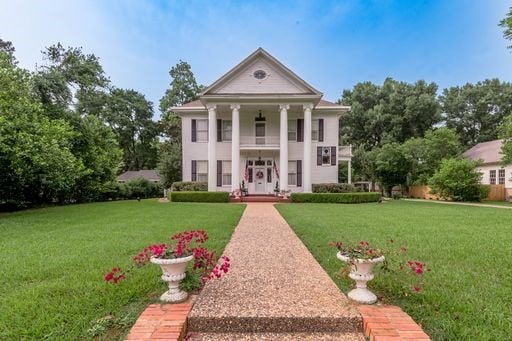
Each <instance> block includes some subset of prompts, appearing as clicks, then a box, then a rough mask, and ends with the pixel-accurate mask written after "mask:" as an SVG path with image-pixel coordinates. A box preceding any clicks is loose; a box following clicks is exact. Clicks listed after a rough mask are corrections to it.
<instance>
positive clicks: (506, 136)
mask: <svg viewBox="0 0 512 341" xmlns="http://www.w3.org/2000/svg"><path fill="white" fill-rule="evenodd" d="M500 137H501V138H502V139H503V145H502V146H501V153H502V154H503V157H502V159H501V161H502V163H503V164H504V165H507V164H511V163H512V115H510V116H508V117H507V118H506V119H505V123H504V124H503V125H502V126H501V127H500Z"/></svg>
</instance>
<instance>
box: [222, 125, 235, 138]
mask: <svg viewBox="0 0 512 341" xmlns="http://www.w3.org/2000/svg"><path fill="white" fill-rule="evenodd" d="M232 132H233V125H232V124H231V120H222V141H231V134H232Z"/></svg>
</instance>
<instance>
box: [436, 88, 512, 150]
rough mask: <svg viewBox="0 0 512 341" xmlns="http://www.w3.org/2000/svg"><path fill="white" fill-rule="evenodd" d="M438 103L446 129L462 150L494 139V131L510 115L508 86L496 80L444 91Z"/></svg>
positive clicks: (511, 103) (511, 92) (511, 105)
mask: <svg viewBox="0 0 512 341" xmlns="http://www.w3.org/2000/svg"><path fill="white" fill-rule="evenodd" d="M439 99H440V103H441V106H442V109H443V112H444V116H445V120H446V125H447V127H449V128H452V129H455V130H456V132H457V133H458V135H459V136H460V140H461V143H462V145H463V146H465V147H471V146H473V145H475V144H477V143H479V142H485V141H490V140H495V139H497V138H498V127H499V126H500V125H501V124H502V123H503V121H504V118H505V117H506V116H508V115H510V114H512V84H511V83H507V82H500V81H499V80H498V79H486V80H485V81H483V82H478V83H476V84H469V83H468V84H466V85H464V86H462V87H458V86H455V87H451V88H448V89H444V91H443V95H442V96H440V98H439Z"/></svg>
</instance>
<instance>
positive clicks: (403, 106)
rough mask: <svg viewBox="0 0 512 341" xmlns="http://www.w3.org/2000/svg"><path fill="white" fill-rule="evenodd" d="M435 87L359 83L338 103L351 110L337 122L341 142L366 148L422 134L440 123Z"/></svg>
mask: <svg viewBox="0 0 512 341" xmlns="http://www.w3.org/2000/svg"><path fill="white" fill-rule="evenodd" d="M436 91H437V85H436V84H435V83H430V84H427V83H426V82H425V81H423V80H420V81H417V82H416V83H414V84H408V83H405V82H398V81H395V80H393V79H392V78H387V79H386V80H385V81H384V84H383V85H382V86H379V85H375V84H373V83H371V82H364V83H358V84H356V85H355V86H354V89H353V90H345V91H343V94H342V98H341V99H340V100H339V102H340V103H343V104H345V105H350V106H352V108H351V110H350V111H349V112H348V113H347V114H346V115H345V116H343V117H342V119H341V120H340V126H341V129H340V135H341V140H342V141H348V142H350V143H352V144H354V145H365V146H366V148H368V149H372V148H373V147H380V146H382V145H383V144H384V143H387V142H400V143H403V142H404V141H406V140H408V139H409V138H411V137H423V135H424V133H425V132H426V131H427V130H429V129H431V128H432V127H433V126H434V125H435V124H436V123H438V122H439V121H440V120H441V115H440V108H439V104H438V102H437V99H436V96H437V95H436Z"/></svg>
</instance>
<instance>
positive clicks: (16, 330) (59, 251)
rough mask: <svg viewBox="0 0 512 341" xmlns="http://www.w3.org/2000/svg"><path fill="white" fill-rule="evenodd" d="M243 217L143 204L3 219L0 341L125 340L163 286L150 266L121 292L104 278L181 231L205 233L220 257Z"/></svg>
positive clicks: (228, 211)
mask: <svg viewBox="0 0 512 341" xmlns="http://www.w3.org/2000/svg"><path fill="white" fill-rule="evenodd" d="M243 209H244V206H242V205H229V204H191V203H171V204H162V203H158V202H156V200H143V201H141V202H137V201H119V202H109V203H93V204H83V205H72V206H66V207H52V208H45V209H38V210H28V211H22V212H18V213H13V214H3V215H1V216H0V254H1V255H2V266H1V269H2V274H1V276H0V287H1V290H2V292H1V294H0V307H1V308H0V311H1V314H0V339H2V340H10V339H12V340H14V339H67V340H74V339H85V338H89V339H90V338H92V337H93V336H94V335H101V337H100V339H101V338H103V339H116V338H122V336H123V335H124V334H125V333H126V332H127V330H128V329H129V327H130V326H131V325H132V324H133V323H134V322H135V320H136V318H137V316H138V315H139V314H140V312H141V311H142V310H143V309H144V307H145V306H146V305H147V303H148V302H150V301H155V300H156V299H157V298H158V296H159V295H160V294H161V293H162V292H164V291H165V289H166V288H165V284H164V283H163V282H162V281H161V280H160V276H159V274H160V272H161V270H160V269H159V268H157V267H156V266H152V265H148V266H146V267H145V268H142V269H137V271H133V272H131V273H130V274H129V278H128V279H127V280H126V281H124V282H122V283H120V284H119V285H118V286H114V285H111V284H108V283H105V282H104V280H103V276H104V275H105V273H106V272H108V271H109V270H110V269H111V268H112V267H113V266H121V267H126V266H128V265H129V264H130V260H131V257H132V256H133V255H134V254H135V253H136V252H137V251H139V250H140V249H141V248H142V247H144V246H146V245H148V244H153V243H157V242H159V243H162V242H166V241H168V240H169V236H170V235H172V234H174V233H175V232H178V231H182V230H186V229H205V230H206V231H207V232H208V234H209V236H210V240H209V241H208V243H207V246H208V247H211V248H213V249H216V250H217V251H218V252H219V253H220V252H222V250H223V249H224V246H225V245H226V243H227V242H228V241H229V238H230V236H231V234H232V232H233V229H234V227H235V226H236V225H237V223H238V220H239V218H240V216H241V214H242V212H243Z"/></svg>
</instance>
